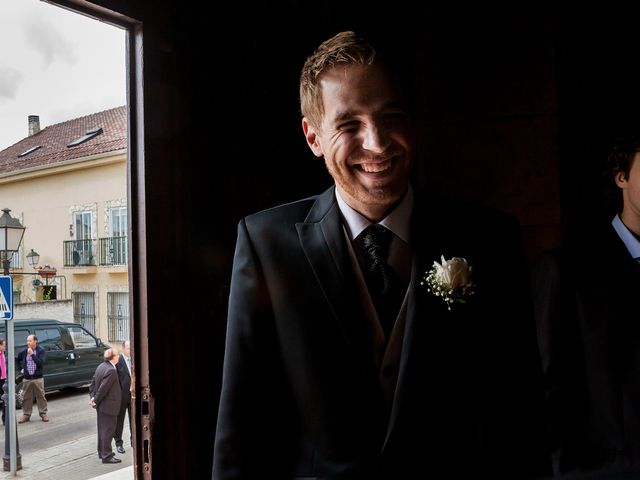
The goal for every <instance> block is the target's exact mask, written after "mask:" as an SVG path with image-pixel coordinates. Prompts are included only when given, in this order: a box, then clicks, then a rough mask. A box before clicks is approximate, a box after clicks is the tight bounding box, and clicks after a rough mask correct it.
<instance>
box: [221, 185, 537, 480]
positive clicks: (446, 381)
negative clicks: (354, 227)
mask: <svg viewBox="0 0 640 480" xmlns="http://www.w3.org/2000/svg"><path fill="white" fill-rule="evenodd" d="M445 210H446V212H445ZM412 248H413V251H414V254H413V257H414V258H413V273H412V279H411V284H410V287H409V294H408V311H407V319H406V329H405V336H404V343H403V351H402V358H401V362H400V365H399V376H398V383H397V388H396V392H395V399H394V402H393V406H392V409H391V412H390V416H388V414H387V408H386V406H385V403H384V400H383V396H382V393H381V389H380V384H379V381H378V371H377V369H376V367H375V364H374V362H373V360H372V358H373V355H372V353H371V339H370V332H369V327H368V323H367V320H366V318H365V313H364V312H363V310H362V307H361V302H360V297H359V293H358V290H357V284H356V280H355V275H354V272H353V270H352V267H351V264H350V260H349V254H348V249H347V244H346V240H345V237H344V233H343V229H342V223H341V215H340V212H339V208H338V205H337V203H336V200H335V195H334V190H333V188H331V189H329V190H328V191H326V192H325V193H324V194H322V195H320V196H318V197H313V198H309V199H306V200H302V201H299V202H296V203H292V204H289V205H284V206H281V207H277V208H274V209H271V210H268V211H264V212H261V213H258V214H255V215H252V216H249V217H247V218H245V219H244V220H242V221H241V222H240V225H239V228H238V241H237V246H236V254H235V259H234V268H233V275H232V282H231V293H230V299H229V301H230V304H229V319H228V331H227V344H226V352H225V366H224V379H223V387H222V394H221V400H220V410H219V417H218V427H217V433H216V441H215V450H214V470H213V478H214V479H216V480H223V479H231V478H234V479H235V478H246V479H252V478H262V477H263V476H265V475H266V476H268V477H269V478H278V479H290V478H323V479H342V478H345V479H360V478H366V479H379V478H385V479H392V478H393V479H396V478H397V479H403V478H415V475H420V476H421V477H424V478H427V476H428V478H431V475H432V474H433V475H434V476H433V478H449V477H451V478H454V477H455V478H474V479H483V478H505V479H507V478H508V479H518V478H529V477H535V476H536V475H537V474H541V473H543V472H545V468H546V463H545V462H546V450H545V449H546V446H545V444H544V440H543V438H542V431H541V429H540V426H541V408H542V383H541V382H542V375H541V368H540V363H539V355H538V351H537V348H536V339H535V330H534V324H533V316H532V309H531V308H530V307H531V302H530V296H529V281H528V274H527V271H526V268H525V267H524V260H523V256H522V252H521V250H520V241H519V233H518V228H517V225H516V223H515V222H514V221H513V220H511V219H509V218H507V217H505V216H504V215H502V214H498V213H496V212H493V211H487V210H470V209H467V208H463V207H456V206H453V205H452V204H446V205H445V204H442V203H437V204H436V203H434V202H433V201H431V202H429V201H422V202H421V201H420V200H419V199H417V200H416V204H415V207H414V214H413V224H412ZM440 255H444V256H445V257H446V258H451V257H453V256H458V257H465V258H466V259H467V260H468V261H469V263H470V264H471V265H472V266H473V267H474V272H473V275H474V280H475V283H476V285H477V292H476V294H475V296H474V297H473V298H472V299H471V301H469V302H468V303H467V304H461V305H454V307H453V309H452V310H451V311H449V310H447V308H446V306H445V304H444V303H443V302H442V300H440V299H439V298H436V297H434V296H433V295H431V294H430V293H428V292H427V291H426V288H425V287H423V286H420V285H419V283H420V277H421V275H422V274H423V273H424V272H425V271H426V270H428V269H430V268H431V266H432V265H433V261H434V260H439V259H440ZM465 475H467V476H466V477H465ZM461 476H462V477H461Z"/></svg>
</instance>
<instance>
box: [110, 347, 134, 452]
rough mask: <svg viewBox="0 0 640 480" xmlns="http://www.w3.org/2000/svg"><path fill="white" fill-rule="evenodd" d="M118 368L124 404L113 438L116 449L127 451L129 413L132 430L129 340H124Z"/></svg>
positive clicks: (117, 364)
mask: <svg viewBox="0 0 640 480" xmlns="http://www.w3.org/2000/svg"><path fill="white" fill-rule="evenodd" d="M116 369H117V371H118V380H119V381H120V390H121V391H122V406H121V407H120V413H118V420H117V422H116V433H115V434H114V436H113V439H114V440H115V441H116V451H117V452H118V453H125V450H124V446H123V441H122V431H123V430H124V416H125V414H128V418H129V431H131V344H130V342H129V340H125V341H124V342H122V355H120V360H118V363H116Z"/></svg>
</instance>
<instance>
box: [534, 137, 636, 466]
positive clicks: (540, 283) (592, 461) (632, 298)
mask: <svg viewBox="0 0 640 480" xmlns="http://www.w3.org/2000/svg"><path fill="white" fill-rule="evenodd" d="M639 158H640V136H638V135H636V136H630V137H625V138H622V139H621V140H620V141H619V142H618V143H617V145H616V146H615V147H614V149H613V150H612V153H611V154H610V156H609V169H608V170H609V172H608V177H609V179H610V181H611V186H612V187H613V188H614V189H615V190H616V191H617V195H616V196H617V197H618V198H617V200H618V201H617V206H616V211H617V212H618V213H616V214H615V216H613V214H612V216H613V220H609V221H608V222H607V223H606V224H605V225H603V226H602V227H600V228H598V227H596V228H594V229H593V232H592V233H591V234H590V235H589V236H588V237H586V238H581V239H579V242H572V243H569V244H566V245H563V246H562V248H560V249H558V250H556V251H553V252H550V253H548V254H545V255H544V256H542V257H541V259H540V260H539V262H538V263H537V265H536V268H535V269H534V276H533V285H534V292H535V306H536V317H537V323H538V335H539V342H540V348H541V352H542V360H543V365H544V373H545V383H546V397H547V410H548V424H549V429H550V432H551V436H552V440H553V463H554V471H555V474H556V475H557V476H559V477H560V476H564V475H573V476H572V477H571V478H574V477H575V476H579V475H581V474H582V473H587V472H590V474H591V475H594V476H595V477H593V478H602V479H604V478H606V479H609V478H638V477H637V475H639V474H640V314H639V309H638V302H637V299H638V294H640V263H639V262H640V160H639ZM618 475H620V476H619V477H618ZM629 475H633V476H629ZM588 478H592V477H588Z"/></svg>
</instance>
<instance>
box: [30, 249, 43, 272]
mask: <svg viewBox="0 0 640 480" xmlns="http://www.w3.org/2000/svg"><path fill="white" fill-rule="evenodd" d="M27 262H28V263H29V265H31V266H32V267H33V268H36V265H38V263H39V262H40V254H39V253H38V252H36V251H35V250H34V249H33V248H32V249H31V251H30V252H29V253H27Z"/></svg>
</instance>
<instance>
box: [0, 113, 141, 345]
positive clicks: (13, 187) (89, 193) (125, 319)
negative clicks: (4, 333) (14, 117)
mask: <svg viewBox="0 0 640 480" xmlns="http://www.w3.org/2000/svg"><path fill="white" fill-rule="evenodd" d="M126 133H127V118H126V108H125V107H124V106H123V107H118V108H114V109H111V110H106V111H104V112H99V113H96V114H92V115H88V116H86V117H81V118H77V119H73V120H69V121H67V122H63V123H59V124H56V125H51V126H48V127H47V128H44V129H42V130H40V127H39V121H38V119H37V117H34V116H30V117H29V136H28V137H26V138H25V139H23V140H21V141H20V142H18V143H16V144H15V145H12V146H11V147H9V148H7V149H5V150H2V151H0V199H1V203H2V208H9V209H11V215H12V216H13V217H16V218H18V219H19V220H20V222H21V223H22V224H23V225H24V226H25V227H26V230H25V233H24V237H23V240H22V245H21V249H20V251H19V252H17V254H15V255H14V258H13V260H12V269H11V273H12V275H13V277H14V303H15V304H16V307H15V312H16V313H15V316H16V317H21V316H25V317H27V316H28V317H39V318H44V317H46V318H55V319H59V320H64V321H69V319H73V321H75V322H77V323H80V324H82V325H84V326H85V327H86V328H87V329H88V330H89V331H91V332H92V333H94V334H95V335H96V336H98V337H100V338H102V339H103V340H108V341H110V342H114V343H115V342H119V341H122V340H125V339H128V338H129V300H128V298H129V286H128V267H127V265H128V261H129V259H128V242H127V238H128V214H127V174H126V172H127V170H126V163H127V150H126V148H127V138H126ZM32 252H33V253H32ZM34 253H37V254H38V255H39V259H38V261H37V262H36V263H35V264H33V265H32V263H34V262H33V261H31V262H30V261H29V259H34V258H36V257H34V256H33V254H34ZM22 313H24V315H23V314H22Z"/></svg>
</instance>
